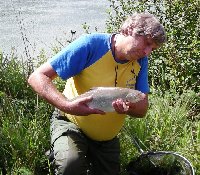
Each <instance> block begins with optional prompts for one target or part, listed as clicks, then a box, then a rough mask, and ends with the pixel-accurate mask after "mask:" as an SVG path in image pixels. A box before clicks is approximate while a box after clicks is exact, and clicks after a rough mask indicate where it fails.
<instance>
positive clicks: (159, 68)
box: [107, 0, 200, 92]
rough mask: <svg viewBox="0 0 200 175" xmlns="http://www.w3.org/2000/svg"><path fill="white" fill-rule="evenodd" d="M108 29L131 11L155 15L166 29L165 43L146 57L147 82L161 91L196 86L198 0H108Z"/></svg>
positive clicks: (113, 28)
mask: <svg viewBox="0 0 200 175" xmlns="http://www.w3.org/2000/svg"><path fill="white" fill-rule="evenodd" d="M109 1H110V4H111V5H110V10H109V11H108V15H109V19H108V20H107V30H108V32H117V31H118V29H119V27H120V25H121V23H122V21H124V20H125V19H126V17H127V16H128V15H131V14H132V13H133V12H143V11H148V12H150V13H152V14H155V15H156V16H157V17H158V18H159V19H160V21H161V23H162V24H163V26H164V28H165V29H166V33H167V37H168V42H167V43H166V44H165V45H164V46H163V47H162V48H160V49H159V50H157V51H155V52H154V53H153V54H152V55H151V56H150V61H149V62H150V68H149V69H150V70H149V78H150V83H151V85H152V86H153V87H155V88H160V89H161V90H162V91H163V92H164V91H165V90H167V89H169V88H173V89H176V90H177V92H182V91H183V89H193V90H195V91H196V92H198V91H199V88H200V86H199V85H200V81H199V80H200V75H199V70H200V59H199V58H200V41H199V36H200V31H199V22H200V15H199V11H200V1H199V0H192V1H191V0H186V1H182V0H174V1H171V0H162V1H161V0H158V1H149V0H148V1H147V0H142V1H141V0H136V1H131V0H109Z"/></svg>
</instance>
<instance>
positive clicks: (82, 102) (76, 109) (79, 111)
mask: <svg viewBox="0 0 200 175" xmlns="http://www.w3.org/2000/svg"><path fill="white" fill-rule="evenodd" d="M90 101H92V97H84V98H79V99H77V100H74V101H67V105H66V110H63V112H66V113H68V114H72V115H77V116H79V115H80V116H87V115H90V114H102V115H103V114H105V112H104V111H101V110H98V109H92V108H89V107H88V105H87V103H88V102H90Z"/></svg>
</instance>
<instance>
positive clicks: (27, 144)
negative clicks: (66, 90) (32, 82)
mask: <svg viewBox="0 0 200 175" xmlns="http://www.w3.org/2000/svg"><path fill="white" fill-rule="evenodd" d="M24 65H25V64H22V62H21V61H19V60H17V58H16V57H15V56H13V55H11V56H10V57H9V56H3V54H2V53H0V77H1V78H0V83H1V87H0V106H1V108H0V140H1V143H0V151H1V155H0V168H1V170H2V173H3V174H6V173H8V174H24V173H25V174H30V173H31V172H34V174H37V173H38V174H42V173H41V172H40V173H39V172H38V170H40V171H47V170H48V166H47V164H48V162H47V157H46V156H45V154H44V153H45V151H47V150H48V149H49V116H50V111H52V107H51V106H50V105H48V104H47V103H45V102H44V101H42V100H40V99H38V98H37V95H36V94H35V93H33V91H32V89H31V88H30V87H29V86H28V85H27V83H26V79H27V76H28V72H27V71H26V67H25V66H24ZM37 167H39V168H37ZM43 167H44V169H43ZM28 172H29V173H28ZM45 174H46V173H45Z"/></svg>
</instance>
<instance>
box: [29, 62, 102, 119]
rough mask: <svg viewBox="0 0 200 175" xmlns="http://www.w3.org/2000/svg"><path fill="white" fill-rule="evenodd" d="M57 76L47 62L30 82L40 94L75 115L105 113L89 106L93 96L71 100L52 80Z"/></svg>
mask: <svg viewBox="0 0 200 175" xmlns="http://www.w3.org/2000/svg"><path fill="white" fill-rule="evenodd" d="M57 76H58V75H57V73H56V72H55V71H54V69H53V68H52V66H51V65H50V64H49V63H48V62H47V63H44V64H43V65H41V66H40V67H39V68H38V69H36V70H35V71H34V72H33V73H32V74H31V75H30V77H29V78H28V83H29V84H30V86H31V87H32V88H33V89H34V91H36V92H37V93H38V95H39V96H41V97H42V98H44V99H45V100H46V101H47V102H48V103H50V104H52V105H53V106H55V107H56V108H58V109H60V110H61V111H63V112H66V113H69V114H74V115H89V114H96V113H98V114H104V112H102V111H99V110H96V109H90V108H88V106H87V102H89V101H91V100H92V98H91V97H86V98H82V99H78V100H76V101H73V102H71V101H69V100H68V99H67V98H66V97H65V96H64V95H63V94H62V93H61V92H59V91H58V90H57V88H56V87H55V85H54V84H53V82H52V80H53V79H54V78H56V77H57Z"/></svg>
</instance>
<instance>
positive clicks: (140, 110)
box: [112, 94, 148, 118]
mask: <svg viewBox="0 0 200 175" xmlns="http://www.w3.org/2000/svg"><path fill="white" fill-rule="evenodd" d="M112 105H113V108H114V109H115V111H116V112H117V113H119V114H127V115H130V116H133V117H138V118H141V117H144V116H145V115H146V112H147V109H148V95H147V94H144V98H143V100H141V101H139V102H137V103H131V102H126V101H123V100H122V99H117V100H116V101H114V102H113V103H112Z"/></svg>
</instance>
